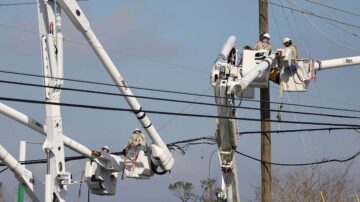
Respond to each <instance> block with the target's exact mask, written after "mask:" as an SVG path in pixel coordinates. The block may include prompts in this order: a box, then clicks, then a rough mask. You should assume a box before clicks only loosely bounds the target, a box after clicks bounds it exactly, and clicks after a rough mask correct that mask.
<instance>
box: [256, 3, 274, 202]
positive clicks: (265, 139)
mask: <svg viewBox="0 0 360 202" xmlns="http://www.w3.org/2000/svg"><path fill="white" fill-rule="evenodd" d="M267 32H269V31H268V3H267V1H266V0H259V36H260V40H261V35H262V34H264V33H267ZM260 100H261V102H260V108H261V111H260V114H261V160H262V161H266V162H271V134H270V133H266V132H265V131H270V130H271V125H270V122H269V119H270V89H269V87H267V88H260ZM261 200H262V202H271V201H272V198H271V165H270V164H265V163H262V164H261Z"/></svg>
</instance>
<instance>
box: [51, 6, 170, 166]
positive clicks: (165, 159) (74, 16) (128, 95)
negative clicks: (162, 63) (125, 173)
mask: <svg viewBox="0 0 360 202" xmlns="http://www.w3.org/2000/svg"><path fill="white" fill-rule="evenodd" d="M58 3H59V5H60V6H61V8H62V9H63V10H64V11H65V13H66V15H67V16H68V17H69V18H70V20H71V22H72V23H73V24H74V25H75V27H76V28H77V29H78V30H79V31H80V32H81V33H82V34H83V35H84V37H85V38H86V40H87V41H88V43H89V44H90V46H91V47H92V49H93V50H94V52H95V53H96V55H97V56H98V58H99V59H100V61H101V62H102V64H103V65H104V67H105V68H106V70H107V72H108V73H109V75H110V76H111V78H112V79H113V81H114V82H115V84H116V85H118V88H119V90H120V92H121V93H122V94H123V95H124V98H125V99H126V101H127V103H128V105H129V107H130V108H131V109H132V110H134V113H135V116H136V118H137V119H138V120H139V122H140V123H141V125H142V126H143V128H144V129H145V131H146V132H147V134H148V135H149V136H150V138H151V140H152V142H153V145H151V147H152V149H153V151H155V152H154V154H153V155H154V156H155V157H156V159H158V164H159V165H160V167H161V168H162V169H163V170H165V171H168V170H170V169H171V168H172V166H173V164H174V158H173V156H172V154H171V153H170V151H169V149H168V148H167V146H166V144H165V143H164V141H163V140H162V139H161V137H160V135H159V134H158V132H157V130H156V129H155V127H154V125H153V124H152V122H151V121H150V119H149V118H148V116H147V115H146V114H145V112H144V111H143V109H142V107H141V105H140V104H139V102H138V101H137V99H136V98H135V97H133V95H134V94H133V93H132V92H131V90H130V88H129V87H128V86H127V84H126V83H125V80H124V78H123V77H122V75H121V74H120V72H119V71H118V70H117V68H116V66H115V65H114V63H113V62H112V60H111V59H110V57H109V55H108V54H107V52H106V51H105V49H104V48H103V46H102V45H101V43H100V41H99V40H98V39H97V37H96V35H95V34H94V32H93V31H92V29H91V27H90V23H89V21H88V20H87V18H86V17H85V15H84V12H83V11H82V10H81V8H80V7H79V5H78V3H77V2H76V1H74V0H58Z"/></svg>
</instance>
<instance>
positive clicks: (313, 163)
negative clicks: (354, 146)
mask: <svg viewBox="0 0 360 202" xmlns="http://www.w3.org/2000/svg"><path fill="white" fill-rule="evenodd" d="M235 152H236V153H237V154H240V155H241V156H244V157H246V158H249V159H252V160H255V161H258V162H260V163H263V164H270V165H275V166H293V167H298V166H311V165H319V164H325V163H331V162H338V163H344V162H347V161H351V160H353V159H355V158H356V157H358V156H359V155H360V151H358V152H357V153H356V154H354V155H352V156H350V157H348V158H344V159H327V160H322V161H316V162H309V163H275V162H269V161H264V160H261V159H258V158H255V157H253V156H250V155H247V154H244V153H242V152H239V151H235Z"/></svg>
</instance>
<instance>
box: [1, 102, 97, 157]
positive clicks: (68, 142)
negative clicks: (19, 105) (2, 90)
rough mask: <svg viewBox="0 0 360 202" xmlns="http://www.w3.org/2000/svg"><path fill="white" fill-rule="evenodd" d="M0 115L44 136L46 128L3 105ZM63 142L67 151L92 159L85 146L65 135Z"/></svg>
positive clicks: (89, 151)
mask: <svg viewBox="0 0 360 202" xmlns="http://www.w3.org/2000/svg"><path fill="white" fill-rule="evenodd" d="M0 113H2V114H4V115H5V116H7V117H9V118H11V119H13V120H15V121H17V122H19V123H21V124H23V125H24V126H26V127H29V128H31V129H33V130H35V131H36V132H38V133H40V134H42V135H45V136H46V127H45V126H44V125H42V124H41V123H40V122H39V121H36V120H35V119H33V118H31V117H29V116H27V115H25V114H23V113H21V112H19V111H17V110H15V109H13V108H11V107H9V106H7V105H5V104H3V103H0ZM63 140H64V144H65V146H67V147H68V148H69V149H71V150H73V151H75V152H77V153H79V154H81V155H83V156H85V157H87V158H89V159H93V158H94V157H93V156H92V155H91V150H90V149H89V148H87V147H86V146H84V145H82V144H80V143H79V142H77V141H75V140H73V139H71V138H69V137H68V136H66V135H63Z"/></svg>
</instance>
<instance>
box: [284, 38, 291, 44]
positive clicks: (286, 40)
mask: <svg viewBox="0 0 360 202" xmlns="http://www.w3.org/2000/svg"><path fill="white" fill-rule="evenodd" d="M289 41H291V39H290V38H288V37H285V38H284V39H283V42H284V43H287V42H289Z"/></svg>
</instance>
